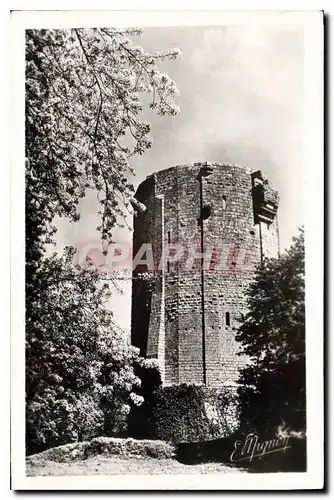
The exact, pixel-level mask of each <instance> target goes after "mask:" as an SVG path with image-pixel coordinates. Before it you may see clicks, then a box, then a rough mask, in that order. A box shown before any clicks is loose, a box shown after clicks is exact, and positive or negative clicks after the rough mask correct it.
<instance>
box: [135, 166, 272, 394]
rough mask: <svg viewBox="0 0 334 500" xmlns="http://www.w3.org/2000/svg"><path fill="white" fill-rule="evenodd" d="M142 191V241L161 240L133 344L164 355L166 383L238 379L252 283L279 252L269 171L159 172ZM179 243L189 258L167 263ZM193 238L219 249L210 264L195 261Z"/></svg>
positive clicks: (141, 289) (139, 298) (140, 287)
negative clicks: (164, 253) (240, 335)
mask: <svg viewBox="0 0 334 500" xmlns="http://www.w3.org/2000/svg"><path fill="white" fill-rule="evenodd" d="M136 198H137V200H138V201H140V202H141V203H143V204H144V205H145V206H146V211H145V212H143V213H140V214H138V215H137V217H136V218H135V222H134V248H138V247H139V246H140V245H141V244H142V243H151V244H152V248H153V255H154V261H155V271H154V272H151V273H149V275H148V276H147V278H146V279H144V280H141V279H134V281H133V296H132V343H133V344H134V345H137V346H139V347H140V349H141V353H142V354H143V355H145V356H148V357H157V358H158V359H159V363H160V366H161V369H162V374H163V382H164V385H173V384H180V383H183V382H185V383H196V384H204V385H207V386H209V387H220V386H222V385H233V384H234V383H235V382H236V381H237V379H238V373H239V369H240V368H241V367H242V366H243V365H244V363H245V361H246V360H245V359H244V358H242V357H239V356H237V355H236V353H237V351H238V344H237V342H236V340H235V333H236V329H237V326H238V319H239V318H240V314H241V313H242V312H244V311H245V291H246V288H247V287H248V285H249V282H250V280H251V279H252V275H253V271H254V268H255V266H256V265H257V264H258V263H259V262H260V261H261V258H263V257H264V256H266V255H268V256H277V255H278V252H279V249H278V224H277V218H276V211H277V205H278V196H277V193H276V191H275V190H274V189H273V188H272V186H271V185H270V184H269V183H268V181H267V179H266V178H265V177H264V176H263V175H262V173H261V172H260V171H258V172H256V173H253V174H251V173H250V171H248V170H246V169H245V168H243V167H239V166H236V165H224V164H207V163H199V164H195V165H183V166H177V167H172V168H169V169H167V170H163V171H160V172H157V173H155V174H153V175H152V176H149V177H148V178H147V179H146V180H145V181H144V182H143V183H142V184H141V185H140V186H139V188H138V190H137V193H136ZM177 243H180V244H182V247H183V248H184V256H183V258H182V259H181V261H179V262H177V263H172V262H171V263H170V265H169V267H168V269H166V270H165V271H160V270H158V262H159V260H160V258H161V250H162V247H163V246H164V245H167V244H177ZM191 245H195V247H196V250H197V251H198V252H201V250H204V251H209V250H210V249H213V252H212V255H211V259H210V265H209V267H208V268H207V269H205V270H204V271H201V264H202V260H201V259H200V258H197V259H195V260H194V265H193V266H192V268H191V269H186V268H185V262H186V260H187V258H188V257H189V249H190V247H191ZM210 252H211V250H210ZM222 253H223V255H224V258H221V256H222ZM142 271H143V270H142V269H136V270H135V271H134V278H138V276H140V275H141V273H142Z"/></svg>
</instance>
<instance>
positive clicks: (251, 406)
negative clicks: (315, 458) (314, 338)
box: [237, 229, 306, 432]
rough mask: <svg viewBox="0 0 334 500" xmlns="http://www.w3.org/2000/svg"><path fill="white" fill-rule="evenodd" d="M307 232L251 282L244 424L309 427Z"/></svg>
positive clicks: (242, 332) (244, 343)
mask: <svg viewBox="0 0 334 500" xmlns="http://www.w3.org/2000/svg"><path fill="white" fill-rule="evenodd" d="M304 299H305V284H304V231H303V230H302V229H301V230H300V233H299V235H298V237H295V238H294V239H293V244H292V246H291V248H290V249H289V250H288V251H287V252H286V253H285V254H284V255H282V256H281V257H280V258H279V259H267V260H265V262H264V263H263V266H261V267H260V268H259V269H258V271H257V275H256V276H255V280H254V282H253V283H252V285H251V286H250V289H249V292H248V296H247V302H248V313H247V314H246V315H244V317H243V321H242V324H241V326H240V329H239V331H238V334H237V340H238V341H239V342H240V344H241V350H242V353H243V354H247V355H248V356H249V364H248V366H247V367H246V368H245V369H244V370H243V371H242V375H241V380H240V382H241V383H242V384H244V386H243V387H242V389H241V396H242V397H241V401H242V406H243V418H244V421H245V422H244V426H247V425H249V426H250V427H251V428H252V429H253V430H254V429H257V430H258V431H259V430H260V429H261V430H262V432H265V431H266V430H268V432H273V430H274V429H275V428H277V427H279V426H285V427H288V428H292V429H295V430H302V429H305V425H306V422H305V404H306V403H305V303H304Z"/></svg>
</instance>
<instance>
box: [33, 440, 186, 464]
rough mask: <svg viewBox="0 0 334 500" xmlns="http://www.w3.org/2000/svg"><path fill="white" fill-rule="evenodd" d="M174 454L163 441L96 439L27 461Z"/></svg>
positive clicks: (55, 449) (169, 456)
mask: <svg viewBox="0 0 334 500" xmlns="http://www.w3.org/2000/svg"><path fill="white" fill-rule="evenodd" d="M175 454H176V450H175V447H174V446H173V445H172V444H171V443H166V442H164V441H158V440H155V441H153V440H149V439H143V440H136V439H132V438H127V439H122V438H115V437H112V438H108V437H98V438H94V439H92V440H91V441H83V442H82V443H73V444H67V445H64V446H58V447H56V448H52V449H49V450H46V451H44V452H42V453H39V454H37V455H32V456H30V457H29V460H30V461H32V462H33V461H35V460H41V459H42V460H51V461H54V462H72V461H75V460H84V459H87V458H89V457H91V456H95V455H119V456H122V457H133V456H136V457H152V458H173V457H174V456H175Z"/></svg>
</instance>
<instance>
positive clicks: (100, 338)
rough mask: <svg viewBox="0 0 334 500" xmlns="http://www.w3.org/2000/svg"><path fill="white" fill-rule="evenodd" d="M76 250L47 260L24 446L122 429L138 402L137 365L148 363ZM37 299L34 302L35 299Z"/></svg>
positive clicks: (30, 346) (30, 341) (34, 319)
mask: <svg viewBox="0 0 334 500" xmlns="http://www.w3.org/2000/svg"><path fill="white" fill-rule="evenodd" d="M73 251H74V250H73V249H67V250H66V252H65V255H64V256H62V257H58V256H57V255H56V254H53V255H52V256H51V257H49V258H45V259H43V262H42V263H41V265H40V267H39V269H38V270H37V274H38V279H39V280H40V282H41V283H43V288H40V289H39V290H38V293H36V294H35V295H34V299H33V300H34V303H33V304H30V308H29V311H31V312H32V313H33V314H30V315H28V316H27V345H26V366H27V370H26V394H27V449H28V450H29V452H32V451H39V450H40V449H43V448H44V447H49V446H55V445H58V444H63V443H66V442H69V441H75V440H78V439H79V440H82V439H85V438H88V437H92V436H95V435H99V434H105V435H111V434H112V433H114V432H119V431H122V430H123V427H124V425H125V424H126V419H127V414H128V412H129V411H130V407H131V405H136V404H140V403H141V401H142V398H140V397H139V396H138V395H137V394H136V393H135V392H134V389H135V387H136V386H138V385H139V384H140V379H139V378H138V377H137V376H135V374H134V370H133V366H134V364H135V363H136V364H143V363H144V364H145V362H144V361H143V360H141V359H140V358H139V355H138V350H137V349H136V348H134V347H132V346H130V345H129V344H128V342H127V339H126V338H125V337H124V334H123V332H122V331H121V330H120V329H119V328H117V325H115V323H114V321H113V317H112V312H111V311H110V310H109V309H108V308H107V307H106V303H107V301H108V300H109V296H110V290H109V287H108V285H106V284H104V285H101V283H100V278H99V276H98V275H96V274H92V273H91V272H89V271H82V270H81V269H80V268H79V267H75V266H74V265H73V263H72V261H73ZM30 300H32V299H30Z"/></svg>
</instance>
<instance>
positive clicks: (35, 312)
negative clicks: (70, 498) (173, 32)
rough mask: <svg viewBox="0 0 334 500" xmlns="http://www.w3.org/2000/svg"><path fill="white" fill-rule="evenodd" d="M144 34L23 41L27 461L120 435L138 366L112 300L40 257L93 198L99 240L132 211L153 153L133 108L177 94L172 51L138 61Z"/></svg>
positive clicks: (83, 274) (59, 260) (93, 33)
mask: <svg viewBox="0 0 334 500" xmlns="http://www.w3.org/2000/svg"><path fill="white" fill-rule="evenodd" d="M138 34H140V30H135V29H133V30H126V29H125V30H116V29H111V28H101V29H72V30H27V31H26V373H27V374H26V403H27V405H26V409H27V413H26V416H27V450H28V452H29V453H31V452H36V451H39V450H40V449H43V448H45V447H50V446H55V445H57V444H62V443H65V442H68V441H73V440H76V439H84V438H86V437H90V436H93V435H97V434H99V433H103V434H107V435H109V434H112V433H114V432H117V431H120V430H121V429H122V427H123V426H124V425H125V422H126V417H127V413H128V412H129V409H130V406H131V405H133V404H134V405H136V404H140V403H141V400H142V398H141V397H139V396H138V394H136V393H135V392H134V390H133V389H134V388H135V387H136V386H137V385H138V384H139V383H140V380H139V378H138V377H136V375H135V374H134V370H133V365H134V364H137V365H138V364H143V363H144V361H143V360H141V359H140V358H139V356H138V353H137V351H136V350H135V349H134V348H132V347H131V346H129V345H128V343H127V342H126V341H125V339H124V334H123V332H121V331H120V329H119V328H117V326H116V325H115V323H114V321H113V317H112V313H111V312H110V310H109V307H108V304H107V303H108V300H109V297H110V290H109V287H108V285H102V284H101V280H100V279H99V276H97V275H96V274H94V273H92V272H89V271H83V270H82V269H79V268H78V267H76V266H75V265H74V264H73V252H74V249H67V250H66V252H65V254H64V255H63V256H58V255H56V254H54V255H52V256H51V257H47V258H46V257H45V249H46V245H47V244H49V243H52V242H53V237H54V234H55V232H56V228H55V227H54V226H53V220H54V217H55V216H60V217H66V218H68V219H69V220H70V221H74V222H76V221H78V220H79V217H80V214H79V210H78V205H79V202H80V200H81V199H82V198H83V197H84V196H85V194H86V192H87V190H88V189H93V190H95V191H96V192H97V197H98V200H99V203H100V211H99V214H100V217H101V224H100V225H99V227H98V229H99V231H100V233H101V238H102V241H103V242H105V243H108V241H110V240H111V239H112V230H113V229H114V227H115V225H116V224H120V222H121V217H122V215H123V214H124V210H126V209H130V208H129V201H130V198H131V196H132V193H133V186H132V184H131V182H130V181H129V174H133V173H134V172H133V169H132V167H131V163H130V162H131V158H132V157H133V156H134V155H136V154H139V155H142V154H143V153H144V152H145V151H146V150H147V149H148V148H150V147H151V144H152V138H151V135H150V125H149V124H148V123H147V122H146V121H144V120H143V118H142V111H143V109H142V104H141V97H142V96H143V95H145V94H147V95H149V96H150V101H149V106H150V107H151V108H152V109H153V110H154V111H155V112H157V113H158V114H159V115H165V114H169V115H175V114H176V113H177V112H178V108H177V106H176V105H175V103H174V99H175V97H176V95H177V93H178V91H177V88H176V86H175V83H174V82H173V81H172V80H171V79H170V78H169V77H168V75H166V74H164V73H161V72H160V71H159V69H158V63H159V61H161V60H163V59H165V58H171V59H175V58H176V57H178V55H179V53H178V50H176V49H174V50H169V51H166V52H160V53H155V54H148V53H146V52H145V51H144V50H143V48H141V47H139V46H136V45H134V44H133V43H132V40H131V38H130V37H133V36H135V35H138Z"/></svg>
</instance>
